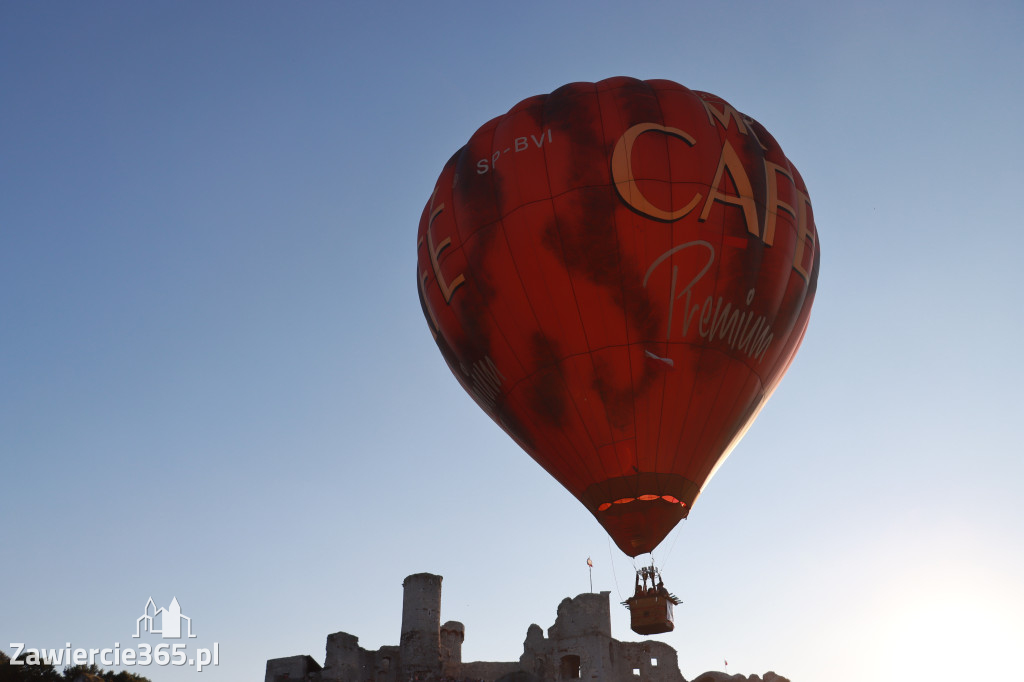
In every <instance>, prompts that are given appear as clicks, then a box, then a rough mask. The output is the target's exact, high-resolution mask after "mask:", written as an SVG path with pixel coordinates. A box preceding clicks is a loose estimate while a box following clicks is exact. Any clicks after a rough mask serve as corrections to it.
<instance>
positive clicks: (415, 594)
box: [399, 573, 441, 679]
mask: <svg viewBox="0 0 1024 682" xmlns="http://www.w3.org/2000/svg"><path fill="white" fill-rule="evenodd" d="M402 587H403V588H404V590H405V592H404V595H403V598H402V639H401V640H400V643H399V648H400V652H401V653H400V658H401V661H402V675H403V677H404V678H405V679H408V678H410V677H413V678H414V677H415V676H416V675H419V676H420V677H425V676H427V675H440V674H441V639H440V633H441V576H439V575H433V574H430V573H416V574H415V575H410V576H409V577H408V578H406V579H405V581H403V582H402Z"/></svg>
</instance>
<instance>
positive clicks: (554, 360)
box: [527, 332, 568, 427]
mask: <svg viewBox="0 0 1024 682" xmlns="http://www.w3.org/2000/svg"><path fill="white" fill-rule="evenodd" d="M530 355H531V358H530V359H531V361H532V366H533V367H536V368H538V371H537V373H536V374H534V375H533V377H531V378H530V386H529V389H528V391H527V399H528V401H529V404H530V407H531V408H532V409H533V411H534V412H535V413H536V415H537V416H538V418H539V419H540V420H541V421H543V422H544V423H546V424H549V425H551V426H555V427H561V426H563V425H564V422H565V415H566V406H567V402H568V395H567V394H566V389H565V381H564V379H563V378H562V375H561V373H560V371H559V368H558V359H559V357H560V351H559V350H558V344H557V343H556V342H555V340H554V339H552V338H551V337H549V336H547V335H545V334H543V333H542V332H537V333H536V334H534V335H533V337H532V338H531V339H530Z"/></svg>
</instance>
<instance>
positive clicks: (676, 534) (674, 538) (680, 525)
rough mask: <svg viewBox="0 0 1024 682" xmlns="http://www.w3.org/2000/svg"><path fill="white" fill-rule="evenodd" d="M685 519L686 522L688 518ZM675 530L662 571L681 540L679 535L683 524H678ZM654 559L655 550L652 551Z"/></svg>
mask: <svg viewBox="0 0 1024 682" xmlns="http://www.w3.org/2000/svg"><path fill="white" fill-rule="evenodd" d="M683 521H684V522H685V521H686V519H683ZM673 532H674V533H675V535H674V536H673V537H672V543H671V544H669V546H668V553H667V554H666V555H665V561H664V562H663V563H662V564H661V570H662V571H664V570H665V567H666V566H668V560H669V559H671V558H672V552H673V550H675V548H676V541H677V540H679V536H680V535H681V534H682V532H683V524H682V523H680V524H679V525H678V526H676V528H675V531H673ZM653 559H654V552H651V560H652V561H653Z"/></svg>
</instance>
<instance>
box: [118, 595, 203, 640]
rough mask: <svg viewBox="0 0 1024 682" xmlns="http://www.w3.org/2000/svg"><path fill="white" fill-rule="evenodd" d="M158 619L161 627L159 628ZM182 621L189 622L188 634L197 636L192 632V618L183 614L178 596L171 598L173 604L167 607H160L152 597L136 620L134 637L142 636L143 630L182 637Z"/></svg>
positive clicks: (172, 637) (165, 636) (167, 636)
mask: <svg viewBox="0 0 1024 682" xmlns="http://www.w3.org/2000/svg"><path fill="white" fill-rule="evenodd" d="M158 619H159V624H160V627H159V628H157V622H158ZM181 621H185V622H186V623H187V624H188V627H187V631H188V636H189V637H190V638H192V637H195V635H193V634H192V619H191V618H189V617H188V616H186V615H184V614H182V612H181V606H180V605H179V604H178V598H177V597H174V598H173V599H172V600H171V605H170V606H168V607H167V608H166V609H165V608H163V607H161V608H159V609H158V608H157V607H156V604H155V603H154V602H153V598H152V597H150V598H149V601H147V602H146V608H145V609H143V611H142V615H141V616H139V619H138V620H137V621H135V634H134V635H132V637H141V636H142V631H146V632H148V633H150V634H152V635H160V636H161V637H162V638H163V639H181ZM175 646H177V645H175Z"/></svg>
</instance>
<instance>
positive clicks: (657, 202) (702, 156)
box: [417, 78, 819, 556]
mask: <svg viewBox="0 0 1024 682" xmlns="http://www.w3.org/2000/svg"><path fill="white" fill-rule="evenodd" d="M417 249H418V250H417V256H418V265H417V280H418V282H417V283H418V286H419V293H420V301H421V303H422V306H423V311H424V314H425V316H426V318H427V322H428V324H429V326H430V329H431V332H432V333H433V335H434V338H435V340H436V341H437V345H438V346H439V348H440V349H441V352H442V353H443V355H444V358H445V360H446V361H447V363H448V366H449V367H450V368H451V370H452V372H453V373H454V374H455V376H456V378H458V380H459V382H460V383H461V384H462V386H463V387H464V388H465V389H466V391H468V392H469V394H470V395H471V396H472V397H473V399H474V400H475V401H476V402H477V404H478V405H480V407H481V408H483V410H484V411H486V412H487V414H489V415H490V416H491V418H492V419H494V421H495V422H497V423H498V424H499V425H500V426H501V427H502V428H503V429H504V430H505V431H506V432H507V433H508V434H509V435H510V436H511V437H512V438H513V439H515V441H516V442H517V443H518V444H519V445H520V446H522V448H523V449H524V450H525V451H526V452H528V453H529V454H530V456H532V457H533V458H534V459H535V460H536V461H537V462H538V463H539V464H540V465H541V466H542V467H544V468H545V469H546V470H547V471H548V472H549V473H550V474H551V475H552V476H554V477H555V478H556V479H557V480H558V481H559V482H560V483H561V484H562V485H564V486H565V487H566V488H567V489H568V490H569V492H571V493H572V494H573V495H575V496H576V497H577V498H578V499H579V500H580V501H581V502H582V503H583V504H584V505H585V506H586V507H587V509H589V510H590V511H591V513H593V514H594V516H595V517H596V518H597V520H598V521H599V522H600V523H601V524H602V525H603V526H604V528H605V529H606V530H607V531H608V533H609V534H610V535H611V537H612V539H614V540H615V542H616V544H617V545H618V546H619V548H621V549H622V551H624V552H625V553H626V554H628V555H630V556H637V555H638V554H641V553H644V552H650V551H651V550H653V549H654V548H655V546H657V544H658V543H659V542H661V540H662V539H663V538H664V537H665V535H667V534H668V532H669V531H670V530H671V529H672V528H673V527H674V526H675V525H676V524H677V523H678V522H679V521H680V520H681V519H683V518H684V517H686V515H687V513H688V512H689V510H690V508H691V507H692V506H693V503H694V501H695V500H696V499H697V496H698V495H699V494H700V492H701V490H702V489H703V488H704V486H705V485H706V484H707V482H708V480H709V479H710V478H711V476H712V475H713V474H714V472H715V470H716V469H717V468H718V467H719V466H720V465H721V463H722V462H723V461H724V460H725V458H726V456H727V455H728V454H729V451H730V450H731V449H732V448H733V446H735V445H736V443H737V442H738V441H739V439H740V438H741V437H742V435H743V433H744V432H745V430H746V429H747V428H748V427H749V426H750V424H751V422H752V421H753V420H754V418H755V417H756V416H757V413H758V412H759V410H760V409H761V407H762V406H763V405H764V403H765V401H766V400H767V399H768V397H769V396H770V395H771V393H772V391H773V390H774V389H775V386H776V385H777V384H778V382H779V380H780V379H781V378H782V375H783V374H784V373H785V371H786V369H787V368H788V366H789V364H790V362H791V361H792V359H793V356H794V354H795V353H796V350H797V347H798V346H799V345H800V341H801V339H802V337H803V334H804V331H805V329H806V328H807V321H808V317H809V315H810V310H811V303H812V301H813V299H814V292H815V288H816V283H817V277H818V265H819V247H818V236H817V232H816V230H815V227H814V219H813V216H812V212H811V203H810V200H809V198H808V196H807V189H806V187H805V186H804V182H803V180H802V179H801V177H800V174H799V173H798V172H797V170H796V168H794V167H793V165H792V164H791V163H790V162H789V161H788V160H787V159H786V157H785V156H784V155H783V153H782V149H781V148H780V147H779V145H778V143H777V142H776V141H775V139H774V138H772V136H771V135H770V134H769V133H768V132H767V131H766V130H765V129H764V127H762V126H761V124H759V123H757V122H756V121H754V120H753V119H751V118H750V117H748V116H745V115H744V114H741V113H739V112H737V111H736V110H735V109H734V108H733V107H732V106H730V105H729V104H728V103H727V102H725V101H724V100H722V99H721V98H719V97H716V96H714V95H710V94H708V93H705V92H697V91H693V90H688V89H687V88H685V87H683V86H681V85H678V84H676V83H673V82H671V81H664V80H651V81H639V80H634V79H631V78H612V79H609V80H604V81H601V82H599V83H572V84H569V85H566V86H564V87H562V88H559V89H558V90H555V91H554V92H552V93H551V94H549V95H541V96H537V97H531V98H530V99H527V100H524V101H522V102H520V103H519V104H517V105H516V106H515V107H513V108H512V110H511V111H509V112H508V113H507V114H505V115H504V116H501V117H498V118H496V119H494V120H492V121H490V122H488V123H487V124H485V125H484V126H483V127H482V128H480V129H479V130H478V131H477V132H476V133H475V134H474V135H473V137H472V138H470V140H469V142H468V143H467V144H466V146H464V147H463V148H462V149H460V150H459V151H458V152H456V154H455V155H454V156H453V157H452V158H451V160H449V161H448V163H447V164H446V165H445V167H444V170H443V171H442V172H441V176H440V178H438V181H437V185H436V187H435V188H434V191H433V194H432V195H431V197H430V200H429V201H428V202H427V206H426V208H425V209H424V212H423V216H422V218H421V220H420V226H419V234H418V239H417ZM524 503H525V500H524Z"/></svg>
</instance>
